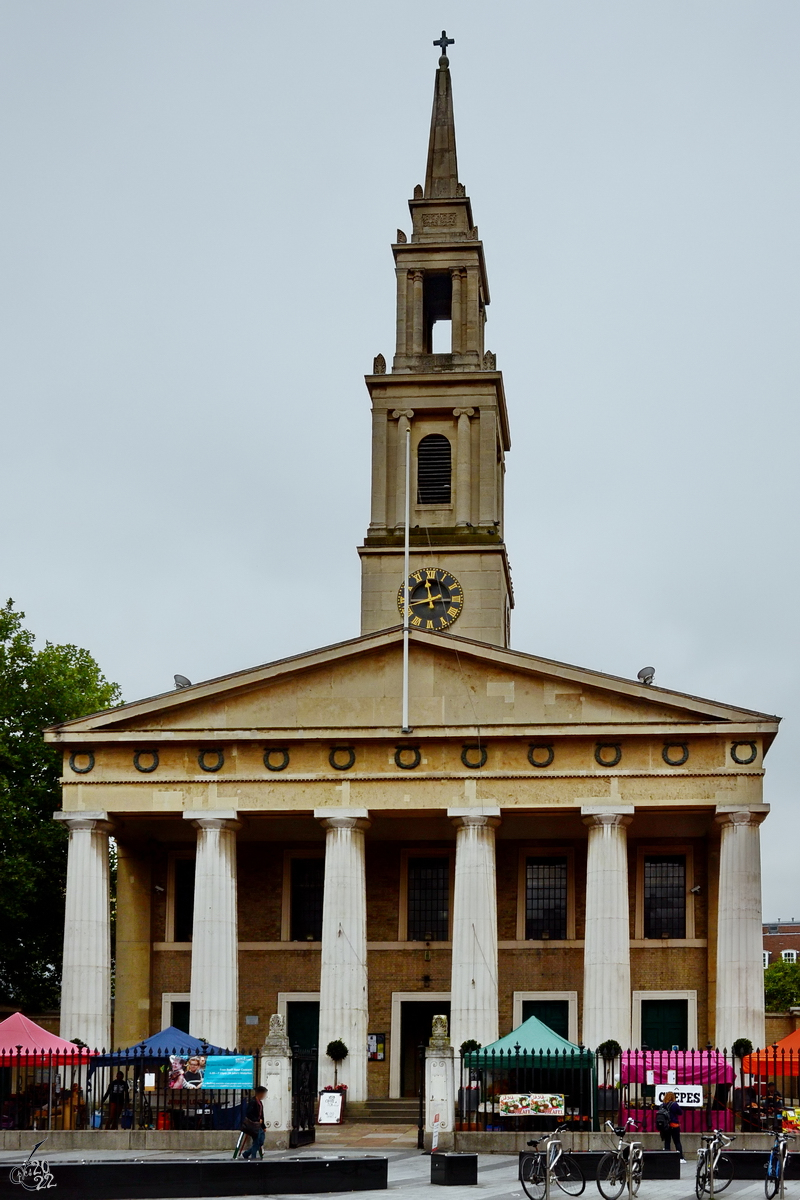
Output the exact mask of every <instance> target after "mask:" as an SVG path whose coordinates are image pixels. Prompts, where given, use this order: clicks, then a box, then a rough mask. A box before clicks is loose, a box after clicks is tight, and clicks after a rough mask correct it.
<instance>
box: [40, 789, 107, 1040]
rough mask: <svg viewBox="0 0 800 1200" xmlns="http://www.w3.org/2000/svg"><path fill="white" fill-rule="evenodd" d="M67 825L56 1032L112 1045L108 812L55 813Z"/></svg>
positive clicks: (65, 1036)
mask: <svg viewBox="0 0 800 1200" xmlns="http://www.w3.org/2000/svg"><path fill="white" fill-rule="evenodd" d="M53 815H54V818H55V820H56V821H64V823H65V824H66V826H67V828H68V829H69V849H68V851H67V895H66V908H65V913H64V964H63V968H62V974H61V1036H62V1037H63V1038H67V1040H68V1041H72V1040H73V1039H75V1038H80V1039H81V1041H83V1042H85V1043H86V1044H87V1046H90V1047H91V1048H92V1049H93V1050H95V1049H102V1048H103V1047H106V1048H110V1047H111V910H110V907H109V891H108V835H109V833H110V831H111V825H110V823H109V821H108V813H105V812H85V813H80V814H78V813H64V812H58V813H54V814H53Z"/></svg>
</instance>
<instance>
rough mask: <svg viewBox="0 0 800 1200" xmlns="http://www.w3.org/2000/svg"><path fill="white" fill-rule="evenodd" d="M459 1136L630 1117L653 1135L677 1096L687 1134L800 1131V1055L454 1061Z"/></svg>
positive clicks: (772, 1051) (778, 1051) (566, 1055)
mask: <svg viewBox="0 0 800 1200" xmlns="http://www.w3.org/2000/svg"><path fill="white" fill-rule="evenodd" d="M455 1067H456V1079H457V1081H458V1085H457V1098H456V1128H457V1129H461V1130H473V1131H488V1132H492V1131H500V1130H507V1131H512V1132H513V1131H519V1132H525V1131H528V1130H531V1131H546V1130H548V1129H555V1128H556V1126H561V1125H566V1126H567V1127H569V1128H570V1129H572V1130H574V1131H576V1132H579V1131H582V1130H583V1131H587V1132H588V1131H591V1130H598V1129H601V1128H602V1127H603V1125H604V1122H605V1121H607V1120H612V1121H614V1122H615V1123H620V1124H624V1123H625V1122H626V1121H627V1120H628V1118H629V1117H631V1118H633V1120H634V1122H635V1123H636V1125H637V1127H638V1128H639V1129H640V1130H641V1131H643V1132H655V1131H656V1128H657V1127H656V1110H657V1108H658V1106H659V1104H661V1102H662V1101H663V1099H664V1097H665V1096H666V1094H667V1093H668V1092H674V1093H675V1098H676V1099H677V1101H678V1103H679V1105H680V1107H681V1110H682V1113H681V1128H682V1130H683V1131H684V1132H688V1133H700V1132H708V1131H710V1130H712V1129H722V1130H725V1131H728V1132H732V1131H734V1130H736V1131H742V1132H753V1133H756V1132H766V1131H771V1130H774V1129H778V1128H785V1129H790V1130H791V1129H800V1050H786V1049H782V1048H779V1047H777V1046H770V1047H768V1048H766V1049H764V1050H754V1051H752V1052H751V1053H750V1054H748V1055H745V1056H743V1057H737V1056H735V1055H733V1054H731V1053H730V1052H729V1051H726V1050H723V1051H719V1050H715V1049H713V1048H712V1047H710V1046H708V1047H706V1049H704V1050H647V1049H645V1050H628V1051H624V1052H622V1053H621V1054H619V1055H617V1056H616V1057H614V1058H604V1057H602V1056H601V1055H600V1054H598V1053H595V1052H592V1051H587V1050H584V1049H583V1048H581V1049H579V1050H567V1051H545V1050H533V1049H530V1050H529V1049H526V1048H525V1047H522V1046H515V1047H514V1048H513V1049H512V1050H510V1051H502V1050H501V1051H491V1052H487V1053H484V1052H482V1051H480V1050H478V1051H473V1052H472V1053H469V1054H465V1055H463V1056H462V1057H460V1058H459V1057H458V1056H457V1057H456V1064H455Z"/></svg>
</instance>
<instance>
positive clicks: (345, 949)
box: [314, 809, 369, 1101]
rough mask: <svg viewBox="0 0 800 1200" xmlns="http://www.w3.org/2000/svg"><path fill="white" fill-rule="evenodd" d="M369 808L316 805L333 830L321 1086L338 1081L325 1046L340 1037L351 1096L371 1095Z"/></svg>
mask: <svg viewBox="0 0 800 1200" xmlns="http://www.w3.org/2000/svg"><path fill="white" fill-rule="evenodd" d="M367 815H368V814H367V810H366V809H346V810H342V809H339V810H338V811H335V812H331V810H330V809H316V810H315V812H314V816H315V817H316V818H317V820H319V821H321V822H322V824H323V825H324V827H325V829H326V830H327V833H326V837H325V890H324V893H323V899H322V964H321V969H320V980H319V1086H320V1087H321V1088H322V1087H326V1086H327V1085H328V1084H332V1083H333V1079H334V1065H333V1062H332V1061H331V1059H329V1058H328V1056H327V1054H326V1053H325V1048H326V1046H328V1045H329V1044H330V1042H334V1041H336V1040H337V1039H341V1040H342V1041H343V1042H344V1044H345V1045H346V1046H347V1049H348V1055H347V1058H346V1059H345V1060H344V1062H342V1063H340V1064H339V1070H338V1079H339V1082H340V1083H346V1084H347V1096H348V1099H349V1100H354V1101H360V1100H366V1099H367V1020H368V1002H369V997H368V991H367V888H366V877H365V871H364V830H365V829H368V828H369V821H368V820H367Z"/></svg>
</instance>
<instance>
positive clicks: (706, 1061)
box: [620, 1050, 735, 1084]
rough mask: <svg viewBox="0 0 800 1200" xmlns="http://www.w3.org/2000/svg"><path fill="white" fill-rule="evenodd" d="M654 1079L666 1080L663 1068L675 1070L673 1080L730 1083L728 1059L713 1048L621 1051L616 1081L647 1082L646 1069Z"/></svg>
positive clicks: (666, 1081)
mask: <svg viewBox="0 0 800 1200" xmlns="http://www.w3.org/2000/svg"><path fill="white" fill-rule="evenodd" d="M648 1071H652V1072H653V1080H654V1082H655V1083H668V1082H669V1080H668V1079H667V1071H674V1072H675V1082H676V1083H705V1084H709V1083H733V1081H734V1078H735V1074H734V1070H733V1067H732V1066H731V1064H730V1062H729V1061H728V1060H727V1059H726V1058H725V1056H724V1055H722V1054H719V1053H718V1051H716V1050H629V1051H627V1053H625V1054H623V1055H622V1063H621V1070H620V1083H623V1084H625V1083H647V1072H648Z"/></svg>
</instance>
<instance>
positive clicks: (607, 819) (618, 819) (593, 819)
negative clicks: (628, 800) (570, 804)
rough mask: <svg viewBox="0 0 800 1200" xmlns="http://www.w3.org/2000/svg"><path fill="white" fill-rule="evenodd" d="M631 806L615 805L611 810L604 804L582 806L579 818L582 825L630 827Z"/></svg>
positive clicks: (632, 809)
mask: <svg viewBox="0 0 800 1200" xmlns="http://www.w3.org/2000/svg"><path fill="white" fill-rule="evenodd" d="M633 814H634V808H633V805H632V804H630V805H627V804H626V805H620V804H618V805H616V807H614V808H611V807H609V806H608V805H605V804H584V805H582V806H581V817H582V818H583V823H584V825H589V826H591V825H630V823H631V821H632V820H633Z"/></svg>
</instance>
